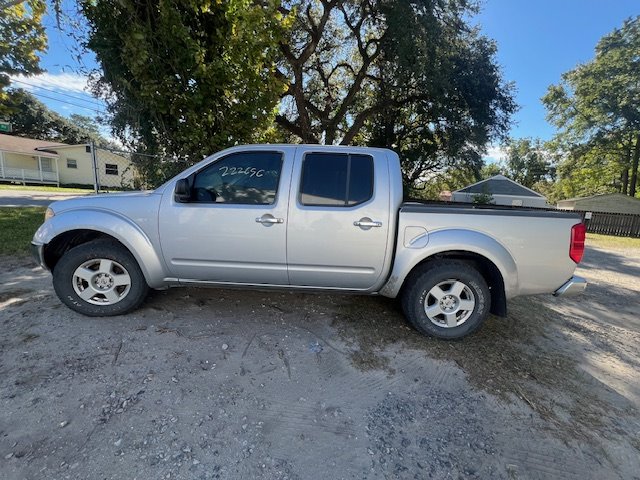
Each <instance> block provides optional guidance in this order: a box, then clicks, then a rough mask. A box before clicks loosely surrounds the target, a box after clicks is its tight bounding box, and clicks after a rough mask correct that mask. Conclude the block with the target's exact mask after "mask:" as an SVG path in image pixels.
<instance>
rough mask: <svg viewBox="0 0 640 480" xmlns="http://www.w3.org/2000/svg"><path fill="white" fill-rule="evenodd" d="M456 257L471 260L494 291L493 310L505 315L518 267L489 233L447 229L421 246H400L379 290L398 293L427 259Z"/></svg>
mask: <svg viewBox="0 0 640 480" xmlns="http://www.w3.org/2000/svg"><path fill="white" fill-rule="evenodd" d="M443 259H455V260H461V261H465V262H468V263H470V264H472V265H473V266H474V267H475V268H476V269H477V270H478V271H479V272H480V273H481V274H482V276H483V277H484V279H485V281H486V282H487V284H488V285H489V287H490V291H491V313H493V314H495V315H500V316H504V315H506V312H507V306H506V301H507V299H508V298H510V297H512V296H514V295H515V294H516V293H517V291H518V270H517V267H516V264H515V261H514V260H513V257H512V256H511V254H510V253H509V252H508V250H507V249H506V248H505V247H504V246H502V245H501V244H500V243H499V242H497V241H496V240H495V239H493V238H491V237H489V236H488V235H486V234H484V233H482V232H477V231H471V230H464V229H448V230H440V231H435V232H429V233H428V236H427V239H426V243H424V244H423V246H422V247H421V248H410V247H406V246H405V247H403V246H402V245H399V246H398V252H397V253H396V260H395V263H394V266H393V271H392V272H391V275H390V277H389V280H388V281H387V283H386V284H385V285H384V287H383V288H382V289H381V290H380V294H382V295H384V296H387V297H392V298H393V297H396V296H398V295H399V294H400V293H401V292H402V291H403V289H404V288H405V286H406V284H407V282H408V281H410V279H411V278H412V275H414V274H415V272H417V271H419V270H420V269H422V267H424V266H425V265H426V264H428V263H432V262H437V261H439V260H443Z"/></svg>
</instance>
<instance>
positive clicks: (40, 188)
mask: <svg viewBox="0 0 640 480" xmlns="http://www.w3.org/2000/svg"><path fill="white" fill-rule="evenodd" d="M0 190H30V191H34V192H58V193H93V189H92V188H66V187H55V186H52V185H26V186H25V185H14V184H8V183H0Z"/></svg>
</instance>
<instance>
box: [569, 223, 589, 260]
mask: <svg viewBox="0 0 640 480" xmlns="http://www.w3.org/2000/svg"><path fill="white" fill-rule="evenodd" d="M586 236H587V226H586V225H585V224H584V223H578V224H576V225H574V226H573V227H571V245H570V246H569V257H571V260H573V261H574V262H576V263H580V260H582V255H584V239H585V237H586Z"/></svg>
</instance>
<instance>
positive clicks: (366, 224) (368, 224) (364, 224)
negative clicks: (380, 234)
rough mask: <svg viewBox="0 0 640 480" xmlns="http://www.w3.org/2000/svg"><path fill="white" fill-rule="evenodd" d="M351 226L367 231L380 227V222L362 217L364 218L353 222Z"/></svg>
mask: <svg viewBox="0 0 640 480" xmlns="http://www.w3.org/2000/svg"><path fill="white" fill-rule="evenodd" d="M353 225H354V226H355V227H360V228H364V229H369V228H373V227H376V228H378V227H381V226H382V222H378V221H375V220H371V219H370V218H369V217H364V218H361V219H360V220H356V221H355V222H353Z"/></svg>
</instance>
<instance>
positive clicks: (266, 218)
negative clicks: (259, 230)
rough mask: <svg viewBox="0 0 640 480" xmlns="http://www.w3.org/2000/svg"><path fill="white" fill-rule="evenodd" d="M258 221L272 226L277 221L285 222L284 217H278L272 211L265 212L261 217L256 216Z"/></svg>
mask: <svg viewBox="0 0 640 480" xmlns="http://www.w3.org/2000/svg"><path fill="white" fill-rule="evenodd" d="M256 222H258V223H261V224H263V225H266V226H271V225H273V224H276V223H284V218H276V217H274V216H273V215H271V214H270V213H265V214H264V215H262V216H261V217H258V218H256Z"/></svg>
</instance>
